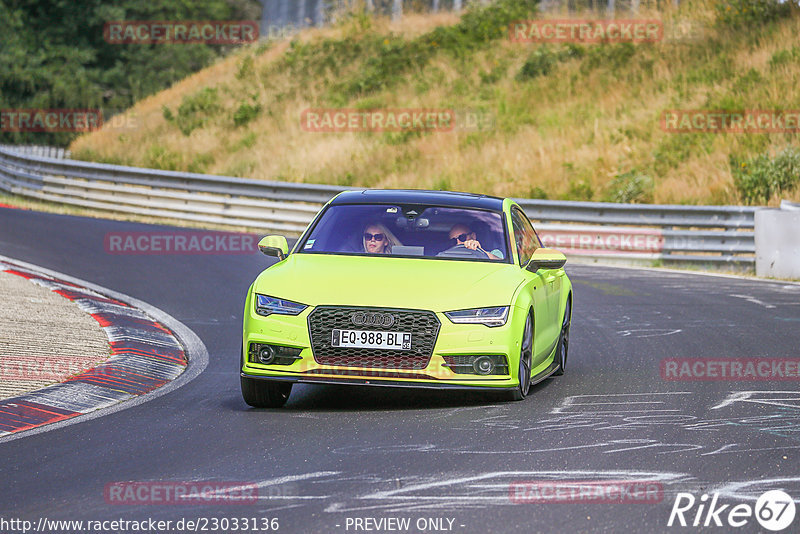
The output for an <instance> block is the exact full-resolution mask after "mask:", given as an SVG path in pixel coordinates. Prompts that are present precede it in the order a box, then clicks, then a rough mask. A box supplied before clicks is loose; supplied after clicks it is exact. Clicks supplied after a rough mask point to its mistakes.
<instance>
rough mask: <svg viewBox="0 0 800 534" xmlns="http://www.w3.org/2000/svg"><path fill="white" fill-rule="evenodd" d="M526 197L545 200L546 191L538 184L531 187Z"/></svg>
mask: <svg viewBox="0 0 800 534" xmlns="http://www.w3.org/2000/svg"><path fill="white" fill-rule="evenodd" d="M528 198H539V199H542V200H547V198H548V197H547V191H545V190H544V189H542V188H541V187H539V186H538V185H537V186H535V187H531V188H530V190H529V191H528Z"/></svg>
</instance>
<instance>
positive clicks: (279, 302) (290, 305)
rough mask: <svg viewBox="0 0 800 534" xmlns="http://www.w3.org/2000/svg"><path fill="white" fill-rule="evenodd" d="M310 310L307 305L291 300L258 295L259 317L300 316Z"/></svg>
mask: <svg viewBox="0 0 800 534" xmlns="http://www.w3.org/2000/svg"><path fill="white" fill-rule="evenodd" d="M306 308H308V306H306V305H305V304H300V303H299V302H292V301H291V300H283V299H276V298H275V297H268V296H267V295H258V294H257V295H256V313H258V314H259V315H264V316H267V315H272V314H273V313H274V314H277V315H300V314H301V313H302V312H303V310H305V309H306Z"/></svg>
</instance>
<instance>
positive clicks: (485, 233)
mask: <svg viewBox="0 0 800 534" xmlns="http://www.w3.org/2000/svg"><path fill="white" fill-rule="evenodd" d="M506 234H507V233H506V229H505V224H503V216H502V213H500V212H493V211H486V210H479V209H469V208H450V207H440V206H419V205H413V206H412V205H387V204H381V205H363V204H357V205H338V206H330V207H329V208H328V209H327V210H326V211H325V212H324V213H323V214H322V216H321V217H320V219H319V221H318V222H317V224H316V225H315V226H314V228H313V230H312V231H311V233H310V234H309V235H308V236H307V237H306V239H305V240H304V241H303V242H302V243H300V245H299V247H298V248H297V252H300V253H305V254H353V255H368V254H369V255H372V254H384V255H392V256H405V257H409V256H410V257H421V258H435V259H455V260H468V261H492V262H498V261H499V262H509V261H510V260H509V259H508V258H509V254H508V246H507V242H508V240H507V239H506Z"/></svg>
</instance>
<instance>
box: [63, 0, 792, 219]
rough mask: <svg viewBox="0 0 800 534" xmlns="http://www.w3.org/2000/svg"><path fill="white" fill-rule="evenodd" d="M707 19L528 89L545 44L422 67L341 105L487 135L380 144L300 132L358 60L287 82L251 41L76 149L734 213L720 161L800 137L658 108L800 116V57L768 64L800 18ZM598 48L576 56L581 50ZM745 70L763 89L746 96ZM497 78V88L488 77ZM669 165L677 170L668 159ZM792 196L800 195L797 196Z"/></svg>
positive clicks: (578, 64) (305, 178)
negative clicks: (637, 195) (732, 127)
mask: <svg viewBox="0 0 800 534" xmlns="http://www.w3.org/2000/svg"><path fill="white" fill-rule="evenodd" d="M711 16H712V15H711V11H710V8H709V7H708V6H706V5H705V4H703V3H701V2H698V3H694V4H688V5H686V6H682V8H681V10H680V11H675V10H673V9H672V8H671V7H669V6H668V7H667V8H666V11H664V12H655V11H652V10H651V11H644V10H643V11H642V13H641V14H640V17H641V18H663V19H664V20H665V21H666V22H667V24H668V25H669V24H672V23H673V21H675V20H678V19H680V20H692V21H695V24H696V25H705V27H704V30H703V35H702V36H701V37H700V38H699V39H695V40H692V39H684V38H682V37H680V36H679V38H674V37H671V38H669V39H667V40H666V41H665V42H661V43H657V44H654V45H652V46H637V48H636V51H635V54H634V56H633V57H632V58H630V60H628V61H623V62H621V63H619V64H618V65H613V64H600V65H599V66H597V67H596V68H591V69H587V68H586V67H585V62H586V59H585V58H584V60H570V61H563V62H560V63H558V64H557V65H556V66H555V67H554V69H553V71H552V72H550V73H549V74H548V75H545V76H540V77H537V78H534V79H530V80H527V81H519V80H517V79H516V74H517V73H518V72H519V71H520V69H521V67H522V65H523V64H524V63H525V61H526V59H527V58H528V57H529V55H530V54H531V53H533V52H534V51H535V50H537V48H538V47H541V45H535V44H513V43H510V42H507V41H505V40H499V41H497V42H495V43H494V44H493V45H492V46H491V47H488V48H485V49H482V50H480V51H478V52H476V53H474V54H472V55H471V56H470V57H468V58H466V59H454V58H453V57H451V56H450V55H448V54H445V53H440V54H436V55H434V56H433V58H432V59H431V60H430V62H429V63H428V64H427V65H426V66H425V68H424V69H423V71H421V72H413V71H409V72H407V73H405V74H404V75H403V77H402V81H400V82H399V83H394V84H392V85H390V87H389V88H387V89H384V90H381V91H378V92H375V93H373V94H370V95H367V96H364V97H361V98H352V99H348V101H347V104H345V105H344V106H343V107H355V106H359V105H365V103H368V104H369V106H368V107H376V108H378V107H385V108H455V109H475V108H483V109H486V110H487V111H488V112H489V113H490V114H492V115H493V116H494V117H495V118H496V122H495V127H494V128H492V129H489V130H488V131H483V132H473V131H466V130H457V131H453V132H442V133H428V134H424V135H421V136H415V137H414V136H412V137H411V138H410V139H408V140H401V141H398V140H397V139H396V137H397V136H394V137H393V136H391V135H385V134H371V133H313V132H306V131H303V130H302V129H301V125H300V114H301V112H302V111H303V110H304V109H307V108H309V107H323V106H324V105H325V103H326V102H327V100H326V99H327V98H329V96H330V84H331V83H333V82H335V81H337V80H340V79H347V78H348V77H349V76H352V75H353V73H358V72H360V71H361V70H362V69H364V62H363V60H361V61H356V62H354V63H352V64H350V65H346V66H343V67H341V68H340V70H339V71H338V72H336V73H333V72H331V71H329V72H327V73H326V75H325V76H318V77H311V78H304V77H302V76H300V77H294V76H292V75H290V74H289V73H290V72H291V70H289V69H286V68H281V67H280V65H282V63H283V61H284V58H285V57H286V53H287V51H288V50H289V49H290V45H289V42H288V41H284V42H280V43H275V44H273V45H272V46H271V47H270V48H269V49H268V50H266V51H265V52H262V51H260V50H259V49H258V45H253V46H251V47H249V48H245V49H243V50H241V51H240V52H239V53H237V54H235V55H234V56H231V57H229V58H227V59H225V60H223V61H220V62H219V63H217V64H215V65H214V66H212V67H210V68H208V69H206V70H204V71H202V72H199V73H197V74H195V75H194V76H191V77H190V78H187V79H186V80H183V81H181V82H180V83H177V84H175V86H173V87H172V88H170V89H168V90H166V91H163V92H161V93H159V94H157V95H154V96H152V97H150V98H147V99H145V100H143V101H141V102H139V103H138V104H137V105H136V106H135V107H134V108H132V109H131V110H130V111H129V115H130V116H131V117H134V118H135V121H136V123H137V127H136V128H123V129H117V130H111V129H109V128H104V129H103V130H100V131H98V132H94V133H91V134H88V135H85V136H83V137H81V138H79V139H78V140H76V141H75V142H74V143H73V145H72V146H71V147H70V148H71V149H72V151H73V152H74V153H76V154H79V155H80V154H84V155H87V156H88V157H91V158H96V159H100V160H103V161H112V162H118V163H122V164H131V165H137V166H153V165H154V164H160V163H159V161H160V160H158V159H157V158H155V157H154V154H166V155H167V156H168V157H169V158H171V159H170V161H171V162H172V163H171V164H172V165H174V166H175V168H177V169H179V170H190V169H193V170H200V171H202V172H206V173H211V174H224V175H234V176H243V177H249V178H257V179H265V180H283V181H290V182H309V183H332V184H341V185H355V186H369V187H390V188H394V187H409V188H434V189H437V188H445V189H452V190H462V191H476V192H486V193H490V194H496V195H501V196H505V195H511V196H521V197H525V196H528V195H529V194H531V192H532V191H533V190H534V189H535V188H539V189H541V190H544V191H545V192H547V195H548V196H549V198H583V197H585V198H587V199H592V200H602V199H604V198H605V196H606V195H607V194H608V190H609V187H610V186H609V184H610V183H611V181H612V180H613V179H614V177H615V176H617V175H618V174H620V173H623V172H627V171H629V170H631V169H637V170H639V171H641V172H644V173H646V174H648V175H650V176H651V177H652V178H653V183H654V188H653V192H652V201H654V202H657V203H688V204H725V203H737V202H738V195H737V192H736V190H735V188H734V186H733V181H732V177H731V173H730V169H729V167H728V157H729V154H732V153H743V154H753V153H755V152H756V151H757V150H761V149H764V148H777V147H780V146H782V145H784V144H786V143H787V142H788V143H795V142H796V141H797V140H796V137H794V136H788V135H784V134H770V135H768V136H766V137H765V140H761V141H759V140H757V139H756V140H754V138H753V136H748V135H746V134H730V133H729V134H719V135H711V134H674V133H667V132H664V131H662V130H661V128H660V122H659V121H660V113H661V110H664V109H707V108H708V107H709V106H710V105H712V104H715V103H718V102H720V101H723V102H727V101H731V100H732V99H734V100H735V99H736V98H739V99H740V100H741V101H742V102H743V103H744V104H745V105H746V107H748V108H750V109H765V108H766V109H780V108H794V109H800V90H798V87H800V62H795V63H790V64H786V65H783V66H780V67H778V68H774V67H771V66H770V60H771V58H772V57H773V55H774V54H775V53H776V52H778V51H780V50H785V49H786V48H787V46H788V47H789V48H790V47H791V44H793V43H794V42H796V39H795V36H796V35H797V34H798V33H800V19H797V18H795V19H792V20H789V21H785V22H784V23H782V24H781V26H780V27H779V28H778V29H777V30H776V31H774V32H773V33H768V32H764V34H763V35H762V36H761V37H760V39H759V42H758V43H756V44H752V45H751V44H750V43H749V42H748V40H747V39H746V38H745V37H746V36H737V35H721V34H718V33H717V31H716V30H714V29H713V28H712V27H710V26H709V23H710V20H711ZM555 18H559V17H555ZM456 21H457V19H456V18H455V17H454V16H453V15H452V14H442V15H437V16H433V17H432V16H415V15H412V16H408V17H406V18H405V19H404V20H403V21H402V22H400V23H397V24H395V23H391V22H390V21H389V20H387V19H379V20H377V21H375V22H373V23H372V27H371V28H369V29H367V30H360V29H359V27H358V25H357V23H356V22H353V23H344V24H341V25H339V26H336V27H333V28H326V29H310V30H305V31H303V32H301V33H300V34H299V35H298V36H297V38H296V39H297V41H298V42H300V43H312V44H313V43H319V42H321V41H322V40H325V39H328V40H334V41H336V40H340V41H341V40H347V39H359V38H361V37H362V36H363V34H364V33H365V32H375V33H377V34H379V35H383V34H386V35H387V36H388V35H390V34H394V35H402V36H405V38H406V39H411V38H413V37H415V36H418V35H421V34H424V33H426V32H428V31H430V30H431V29H433V28H434V27H435V26H437V25H445V24H453V23H455V22H456ZM668 27H669V26H668ZM749 37H752V36H749ZM593 46H597V45H587V46H586V47H585V48H586V50H587V53H588V52H591V50H590V49H591V47H593ZM553 48H554V49H559V47H553ZM721 54H727V59H721V58H722V56H721ZM248 57H251V58H253V61H254V66H253V69H252V73H250V74H246V75H244V76H243V77H241V79H237V72H239V71H240V68H241V65H242V64H243V62H244V61H245V58H248ZM717 63H723V64H724V67H725V69H726V70H727V74H726V75H725V76H716V75H715V74H714V70H713V69H714V65H716V64H717ZM751 69H753V70H754V71H756V72H758V73H759V75H760V76H761V81H760V82H759V83H756V84H750V85H747V86H746V87H744V88H743V89H742V88H739V86H738V85H737V84H741V83H743V82H741V81H740V80H741V79H742V78H744V77H746V76H747V74H748V72H749V71H751ZM495 70H497V71H499V74H498V77H497V79H496V80H494V81H490V82H485V81H482V76H483V77H485V76H486V75H487V74H489V73H492V72H493V71H495ZM692 77H694V78H692ZM690 78H692V79H691V80H690ZM681 79H682V80H683V81H679V80H681ZM203 88H216V89H217V91H218V95H219V106H220V108H221V110H222V112H220V113H218V114H216V115H213V116H212V117H211V118H210V120H209V122H208V123H207V124H205V125H204V126H203V127H201V128H198V129H196V130H194V131H193V132H192V133H191V134H190V135H188V136H187V135H183V134H182V133H181V132H180V131H179V129H178V128H177V127H176V126H175V125H174V124H171V123H170V122H168V121H167V120H166V119H165V118H164V113H163V108H164V107H167V108H169V109H170V110H171V111H172V112H173V113H175V112H176V111H177V109H178V107H179V105H180V104H181V102H182V101H183V99H184V98H186V97H187V96H190V95H193V94H196V93H197V92H198V91H200V90H201V89H203ZM251 94H255V95H256V99H257V101H258V102H259V104H261V106H262V108H263V109H262V112H261V113H260V114H259V115H258V116H257V117H256V118H255V119H254V120H252V121H251V122H249V123H248V124H246V125H244V126H239V127H236V126H234V124H233V121H232V114H233V110H235V109H236V108H237V106H238V105H239V104H240V103H242V102H245V101H248V99H249V98H250V96H249V95H251ZM726 99H727V100H726ZM337 107H338V106H337ZM687 136H688V137H687ZM692 136H694V137H692ZM677 154H681V155H680V156H677ZM665 158H673V159H674V160H675V161H674V162H673V163H670V164H668V163H666V159H665ZM193 165H194V167H193ZM198 165H200V167H199V168H198ZM789 198H792V199H794V200H798V199H800V191H795V192H794V193H792V194H791V195H789ZM775 200H776V199H774V200H773V202H774V201H775Z"/></svg>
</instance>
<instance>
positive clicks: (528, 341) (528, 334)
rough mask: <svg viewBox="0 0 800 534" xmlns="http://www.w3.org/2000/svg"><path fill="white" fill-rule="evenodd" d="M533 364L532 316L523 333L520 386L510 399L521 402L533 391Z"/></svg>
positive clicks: (520, 357) (518, 374)
mask: <svg viewBox="0 0 800 534" xmlns="http://www.w3.org/2000/svg"><path fill="white" fill-rule="evenodd" d="M532 363H533V321H532V320H531V316H530V314H528V318H527V319H526V320H525V331H524V332H523V333H522V343H521V345H520V350H519V369H518V370H517V376H518V377H519V385H518V386H517V387H516V389H514V390H512V391H511V394H510V396H509V399H510V400H512V401H521V400H522V399H524V398H525V397H527V396H528V392H529V391H530V389H531V366H532Z"/></svg>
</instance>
